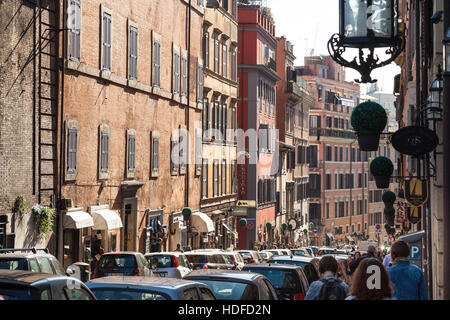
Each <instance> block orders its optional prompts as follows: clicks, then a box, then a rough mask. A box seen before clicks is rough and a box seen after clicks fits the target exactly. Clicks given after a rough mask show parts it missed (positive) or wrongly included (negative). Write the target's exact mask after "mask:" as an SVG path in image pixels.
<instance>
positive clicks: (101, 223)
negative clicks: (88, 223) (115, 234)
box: [92, 209, 123, 230]
mask: <svg viewBox="0 0 450 320" xmlns="http://www.w3.org/2000/svg"><path fill="white" fill-rule="evenodd" d="M92 218H94V227H93V228H92V229H94V230H114V229H120V228H122V227H123V225H122V220H121V219H120V216H119V215H118V214H117V213H116V212H115V211H112V210H107V209H103V210H95V211H93V212H92Z"/></svg>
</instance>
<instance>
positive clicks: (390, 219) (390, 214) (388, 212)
mask: <svg viewBox="0 0 450 320" xmlns="http://www.w3.org/2000/svg"><path fill="white" fill-rule="evenodd" d="M384 216H385V217H386V222H387V224H389V225H390V226H393V225H394V219H395V209H394V208H392V209H389V208H385V209H384Z"/></svg>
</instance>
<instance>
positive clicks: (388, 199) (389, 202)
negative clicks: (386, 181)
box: [382, 190, 397, 209]
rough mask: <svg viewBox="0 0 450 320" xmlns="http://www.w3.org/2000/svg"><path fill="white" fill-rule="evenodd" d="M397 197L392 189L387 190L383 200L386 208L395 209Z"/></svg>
mask: <svg viewBox="0 0 450 320" xmlns="http://www.w3.org/2000/svg"><path fill="white" fill-rule="evenodd" d="M396 198H397V197H396V196H395V193H393V192H392V191H390V190H387V191H385V192H384V193H383V196H382V200H383V202H384V205H385V207H386V209H394V202H395V199H396Z"/></svg>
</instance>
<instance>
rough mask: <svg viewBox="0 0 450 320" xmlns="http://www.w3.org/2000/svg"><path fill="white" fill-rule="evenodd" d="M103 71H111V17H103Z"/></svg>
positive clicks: (107, 15)
mask: <svg viewBox="0 0 450 320" xmlns="http://www.w3.org/2000/svg"><path fill="white" fill-rule="evenodd" d="M103 69H106V70H111V15H109V14H107V13H104V15H103Z"/></svg>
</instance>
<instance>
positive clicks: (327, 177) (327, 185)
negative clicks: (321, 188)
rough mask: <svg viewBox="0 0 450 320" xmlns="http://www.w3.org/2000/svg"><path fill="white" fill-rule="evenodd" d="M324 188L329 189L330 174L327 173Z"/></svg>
mask: <svg viewBox="0 0 450 320" xmlns="http://www.w3.org/2000/svg"><path fill="white" fill-rule="evenodd" d="M326 180H327V181H326V188H327V190H330V189H331V174H329V173H327V175H326Z"/></svg>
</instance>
